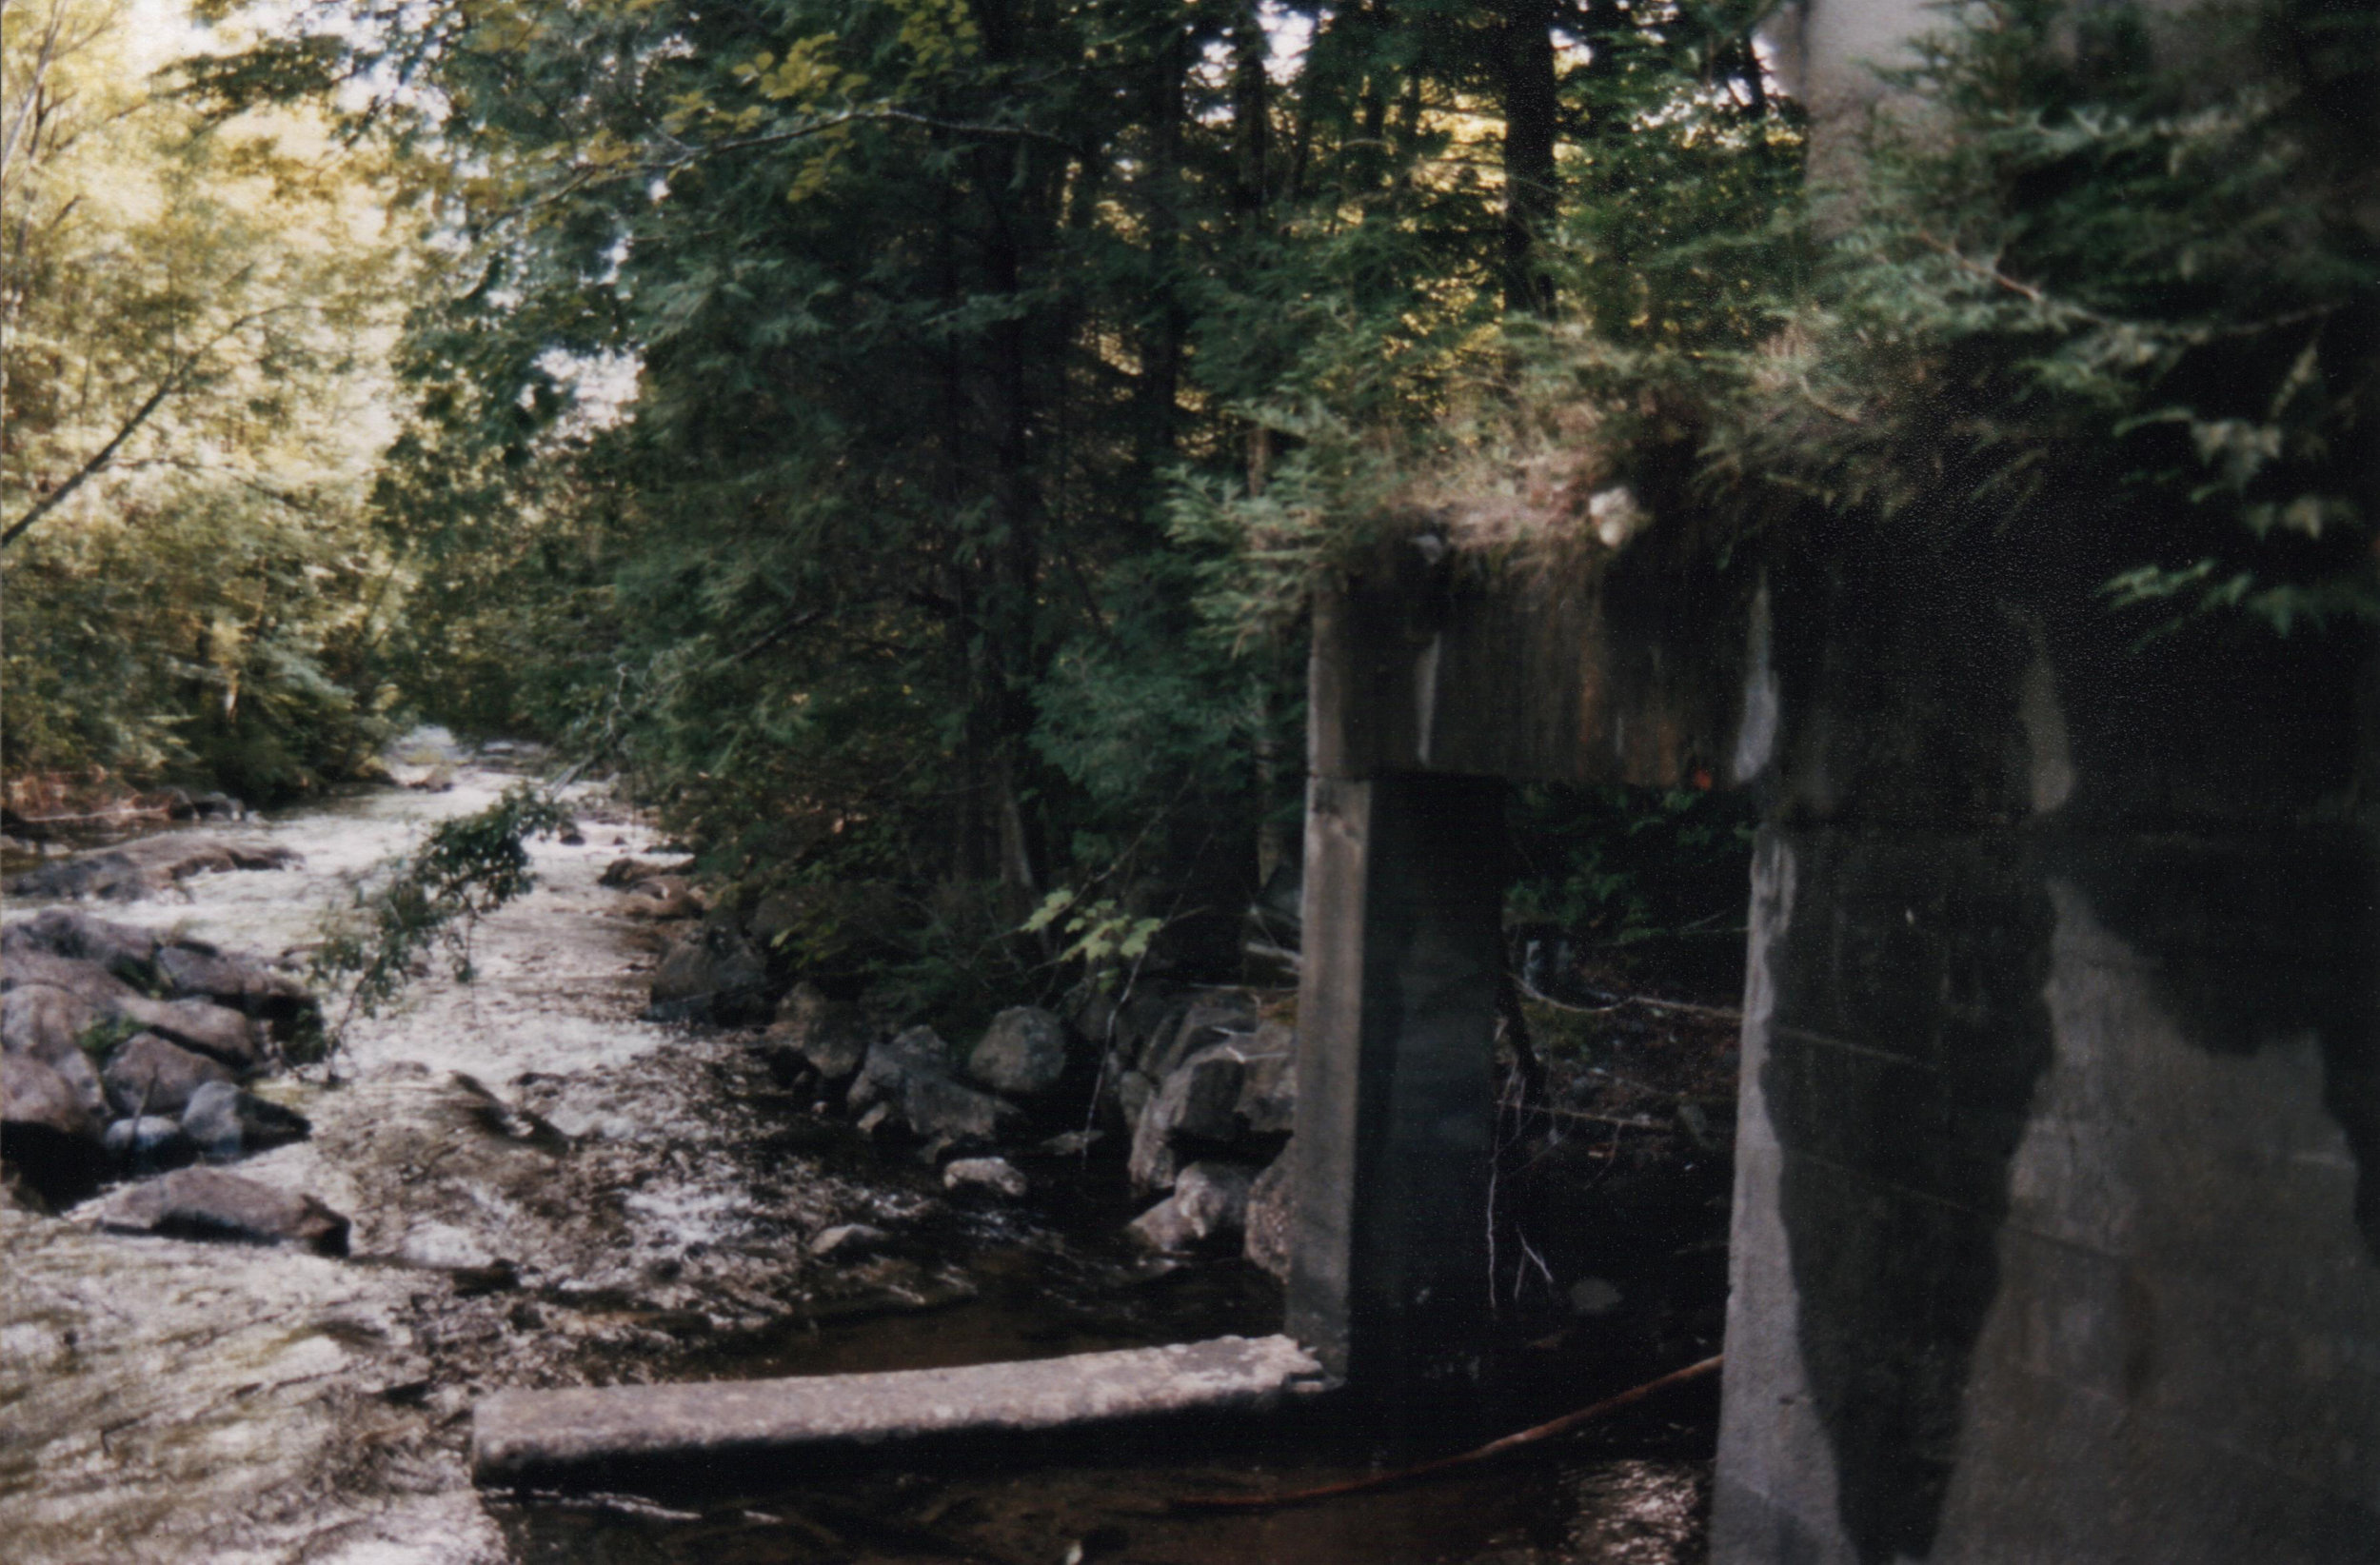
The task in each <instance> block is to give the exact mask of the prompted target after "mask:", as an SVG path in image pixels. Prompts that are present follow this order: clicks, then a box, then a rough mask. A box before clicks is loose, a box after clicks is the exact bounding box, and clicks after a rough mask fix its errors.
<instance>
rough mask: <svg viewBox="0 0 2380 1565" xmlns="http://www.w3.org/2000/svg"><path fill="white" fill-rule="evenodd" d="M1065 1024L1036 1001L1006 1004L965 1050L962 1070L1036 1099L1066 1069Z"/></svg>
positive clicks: (996, 1086)
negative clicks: (1034, 1002)
mask: <svg viewBox="0 0 2380 1565" xmlns="http://www.w3.org/2000/svg"><path fill="white" fill-rule="evenodd" d="M1066 1063H1067V1051H1066V1024H1065V1023H1064V1022H1062V1021H1061V1020H1058V1018H1056V1017H1055V1016H1052V1015H1051V1014H1050V1013H1049V1012H1047V1011H1044V1010H1042V1009H1041V1007H1040V1006H1038V1005H1012V1006H1010V1007H1009V1008H1008V1009H1007V1010H1004V1011H1002V1012H1001V1013H1000V1015H998V1016H996V1017H994V1018H992V1024H991V1026H990V1027H988V1028H986V1029H985V1030H984V1033H983V1036H982V1039H980V1040H977V1042H976V1045H975V1047H974V1049H973V1050H972V1051H970V1052H969V1053H968V1055H967V1074H968V1075H969V1076H972V1077H974V1078H975V1079H976V1080H978V1081H980V1082H982V1084H983V1085H985V1086H987V1087H989V1088H991V1089H992V1090H993V1091H994V1092H1002V1093H1007V1094H1010V1095H1011V1096H1014V1097H1018V1098H1038V1097H1040V1096H1041V1094H1043V1093H1045V1092H1048V1091H1050V1090H1051V1089H1052V1088H1054V1087H1056V1086H1057V1085H1058V1083H1059V1081H1060V1080H1061V1079H1062V1078H1063V1077H1064V1076H1065V1074H1066Z"/></svg>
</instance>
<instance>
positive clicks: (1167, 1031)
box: [1132, 989, 1257, 1081]
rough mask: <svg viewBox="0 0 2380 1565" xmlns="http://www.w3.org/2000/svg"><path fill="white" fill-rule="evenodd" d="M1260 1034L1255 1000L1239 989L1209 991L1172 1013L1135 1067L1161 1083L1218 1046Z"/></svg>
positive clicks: (1143, 1051)
mask: <svg viewBox="0 0 2380 1565" xmlns="http://www.w3.org/2000/svg"><path fill="white" fill-rule="evenodd" d="M1256 1030H1257V1012H1256V1000H1255V998H1254V997H1253V996H1251V995H1249V994H1247V993H1246V992H1245V991H1243V990H1239V989H1216V990H1206V991H1203V992H1200V993H1199V994H1196V995H1194V996H1193V997H1191V998H1190V999H1188V1000H1184V1001H1183V1002H1182V1003H1181V1004H1180V1006H1179V1007H1178V1008H1177V1009H1176V1010H1175V1011H1173V1012H1172V1013H1171V1014H1170V1015H1169V1016H1167V1018H1166V1019H1165V1020H1164V1022H1163V1023H1161V1024H1160V1026H1159V1027H1158V1029H1157V1031H1156V1033H1155V1034H1154V1035H1153V1036H1152V1037H1151V1038H1150V1039H1149V1040H1148V1043H1147V1045H1146V1046H1145V1047H1144V1048H1143V1049H1142V1050H1141V1051H1140V1055H1139V1057H1138V1058H1136V1059H1135V1060H1133V1061H1132V1064H1133V1066H1134V1068H1136V1069H1137V1070H1139V1071H1140V1074H1141V1075H1143V1076H1145V1077H1147V1078H1148V1079H1149V1080H1152V1081H1162V1080H1165V1079H1166V1078H1167V1077H1169V1076H1171V1075H1172V1074H1173V1073H1174V1072H1175V1071H1177V1070H1179V1069H1180V1068H1181V1066H1182V1065H1184V1064H1185V1063H1187V1062H1188V1061H1189V1060H1191V1058H1192V1057H1193V1056H1196V1055H1198V1054H1200V1053H1202V1052H1204V1051H1205V1050H1207V1049H1211V1048H1213V1047H1214V1046H1215V1045H1216V1044H1218V1043H1226V1042H1230V1041H1232V1040H1251V1039H1253V1038H1255V1036H1256Z"/></svg>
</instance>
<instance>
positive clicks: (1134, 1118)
mask: <svg viewBox="0 0 2380 1565" xmlns="http://www.w3.org/2000/svg"><path fill="white" fill-rule="evenodd" d="M1109 1060H1110V1080H1113V1081H1114V1082H1115V1083H1116V1089H1115V1090H1116V1110H1117V1112H1118V1113H1120V1114H1121V1115H1122V1116H1123V1119H1124V1126H1125V1128H1126V1129H1127V1130H1129V1131H1136V1132H1137V1131H1138V1130H1139V1129H1140V1117H1141V1116H1142V1115H1144V1114H1146V1113H1147V1112H1148V1111H1149V1099H1152V1098H1155V1097H1156V1096H1157V1083H1156V1082H1154V1081H1152V1080H1149V1079H1148V1078H1147V1077H1145V1076H1142V1075H1141V1074H1140V1072H1139V1071H1136V1070H1134V1069H1132V1068H1131V1067H1130V1066H1129V1065H1119V1064H1115V1063H1114V1057H1113V1056H1110V1057H1109Z"/></svg>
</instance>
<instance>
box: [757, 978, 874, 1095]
mask: <svg viewBox="0 0 2380 1565" xmlns="http://www.w3.org/2000/svg"><path fill="white" fill-rule="evenodd" d="M767 1038H768V1040H769V1041H770V1042H772V1043H783V1044H784V1045H786V1046H788V1047H789V1048H791V1049H792V1050H793V1051H794V1052H795V1053H796V1054H798V1055H800V1056H801V1057H802V1058H803V1060H806V1061H808V1062H809V1066H810V1068H811V1069H812V1070H814V1071H816V1072H818V1074H819V1078H820V1080H823V1081H824V1082H826V1083H827V1084H828V1085H830V1086H832V1085H834V1084H836V1083H839V1082H843V1081H847V1080H850V1079H851V1078H852V1077H853V1076H855V1075H857V1074H858V1072H859V1069H860V1067H861V1066H862V1065H863V1064H865V1063H866V1062H867V1051H868V1046H869V1045H870V1044H871V1043H872V1042H874V1041H875V1038H876V1028H875V1026H874V1025H873V1024H872V1023H871V1022H870V1021H869V1020H868V1019H867V1013H866V1012H864V1011H863V1010H861V1009H860V1007H858V1006H857V1005H853V1004H851V1003H849V1002H848V1001H844V1000H828V999H827V998H826V997H825V996H824V995H823V994H821V993H819V991H818V990H817V989H816V988H815V987H814V986H812V985H810V984H807V983H797V984H795V985H794V986H793V988H792V990H791V991H790V992H788V993H787V994H786V996H785V998H784V999H783V1000H780V1001H778V1003H777V1020H775V1021H773V1022H771V1023H769V1028H768V1034H767Z"/></svg>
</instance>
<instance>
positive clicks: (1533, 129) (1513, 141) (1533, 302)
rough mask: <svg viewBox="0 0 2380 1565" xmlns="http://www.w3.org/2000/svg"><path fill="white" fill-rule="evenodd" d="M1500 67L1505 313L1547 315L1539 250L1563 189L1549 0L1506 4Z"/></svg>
mask: <svg viewBox="0 0 2380 1565" xmlns="http://www.w3.org/2000/svg"><path fill="white" fill-rule="evenodd" d="M1501 9H1502V16H1501V19H1500V23H1499V25H1498V27H1497V45H1498V48H1497V67H1498V74H1499V76H1500V77H1501V78H1502V80H1501V84H1500V85H1501V88H1502V91H1503V99H1504V221H1503V236H1502V237H1503V255H1502V270H1503V280H1504V307H1505V308H1507V309H1511V310H1517V311H1523V312H1526V313H1529V314H1533V315H1542V314H1544V313H1546V312H1547V311H1548V310H1550V309H1551V308H1552V307H1553V304H1554V283H1553V279H1552V277H1551V276H1550V275H1548V273H1547V271H1546V269H1545V266H1544V264H1543V261H1542V259H1541V258H1540V257H1539V256H1538V255H1537V245H1538V242H1539V240H1540V239H1541V238H1542V237H1543V236H1544V234H1545V233H1546V231H1547V229H1548V228H1551V227H1552V225H1553V221H1554V217H1555V213H1556V209H1557V201H1558V196H1559V188H1558V186H1557V184H1556V182H1555V168H1554V136H1555V120H1556V113H1557V109H1558V107H1559V100H1558V96H1557V78H1556V75H1555V65H1554V8H1553V5H1552V3H1551V0H1503V4H1502V8H1501Z"/></svg>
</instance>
